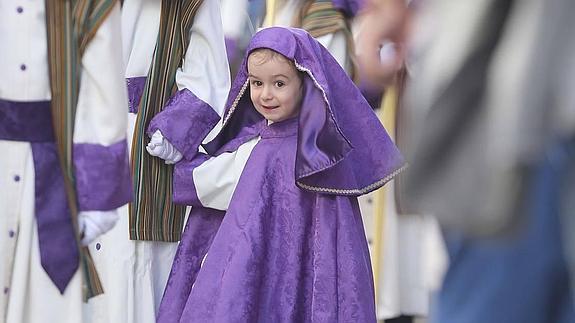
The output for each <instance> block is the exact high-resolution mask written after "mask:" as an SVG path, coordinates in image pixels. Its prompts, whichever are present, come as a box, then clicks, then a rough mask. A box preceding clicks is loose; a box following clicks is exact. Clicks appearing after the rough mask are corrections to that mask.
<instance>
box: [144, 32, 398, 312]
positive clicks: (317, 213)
mask: <svg viewBox="0 0 575 323" xmlns="http://www.w3.org/2000/svg"><path fill="white" fill-rule="evenodd" d="M227 107H228V108H227V111H226V113H225V115H224V120H223V125H222V130H221V132H220V133H219V135H218V136H217V137H216V138H215V139H214V140H213V141H211V142H210V143H208V144H207V145H205V147H204V148H205V150H206V151H207V154H203V153H197V154H195V155H192V156H186V157H184V160H182V161H180V162H179V163H177V164H176V166H175V170H174V172H175V173H174V200H175V201H177V202H179V203H183V204H187V205H192V206H193V209H192V212H191V213H190V215H189V219H188V222H187V224H186V228H185V231H184V235H183V238H182V241H181V243H180V245H179V248H178V252H177V254H176V258H175V260H174V264H173V267H172V272H171V274H170V278H169V281H168V285H167V287H166V290H165V292H164V297H163V299H162V303H161V305H160V311H159V315H158V322H161V323H165V322H273V321H276V322H375V321H376V320H375V309H374V290H373V279H372V274H371V265H370V259H369V252H368V248H367V243H366V240H365V235H364V231H363V225H362V222H361V216H360V213H359V208H358V204H357V199H356V196H358V195H361V194H365V193H367V192H369V191H371V190H374V189H376V188H378V187H380V186H382V185H383V184H384V183H386V182H387V181H389V180H390V179H391V178H392V177H393V176H394V175H395V174H396V173H398V172H399V171H400V170H401V168H402V167H403V164H404V161H403V159H402V157H401V155H400V154H399V152H398V150H397V149H396V147H395V146H394V145H393V143H392V142H391V141H390V139H389V137H388V135H387V133H386V132H385V130H384V129H383V127H382V126H381V124H380V123H379V121H378V120H377V118H376V116H375V115H374V114H373V112H372V111H371V109H370V107H369V105H368V104H367V102H366V101H365V99H364V98H363V97H362V96H361V94H360V92H359V90H358V89H357V87H356V86H355V85H354V84H353V82H352V81H351V80H350V79H349V77H348V76H347V75H346V74H345V72H344V71H343V69H342V68H341V67H340V66H339V65H338V63H337V62H336V61H335V60H334V59H333V57H332V56H331V55H330V54H329V53H328V52H327V50H326V49H325V48H324V47H323V46H322V45H320V44H319V43H318V42H317V41H316V40H314V39H313V38H312V37H311V36H310V35H309V34H307V33H306V32H305V31H303V30H300V29H288V28H279V27H274V28H267V29H263V30H261V31H260V32H258V33H257V34H256V35H255V36H254V37H253V39H252V41H251V43H250V46H249V47H248V58H247V59H246V60H244V62H243V63H242V66H241V68H240V71H239V73H238V76H237V78H236V80H235V83H234V84H233V86H232V90H231V93H230V96H229V97H228V104H227ZM169 113H170V112H169V110H166V111H165V112H164V113H162V114H160V115H159V116H157V117H156V118H155V119H154V120H153V121H152V123H151V124H150V128H149V133H150V134H151V133H154V132H155V131H156V129H157V128H158V126H159V125H161V124H163V122H164V121H163V118H164V117H165V116H166V115H168V114H169ZM192 119H193V120H194V121H197V122H200V120H201V121H202V122H204V123H205V122H206V120H210V122H212V124H215V123H216V122H217V115H215V113H213V111H211V110H210V109H204V108H202V106H198V108H197V109H195V113H194V115H193V118H192ZM209 130H210V129H209V128H206V129H204V130H203V131H198V133H197V134H196V136H195V141H196V142H195V145H196V146H199V143H200V142H201V140H202V139H203V137H204V136H205V135H206V134H207V132H208V131H209ZM149 148H150V149H149V151H150V152H151V153H152V152H154V145H153V144H150V146H149ZM184 155H186V154H184ZM188 155H190V154H188ZM206 178H208V179H210V180H202V179H206Z"/></svg>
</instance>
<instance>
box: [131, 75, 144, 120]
mask: <svg viewBox="0 0 575 323" xmlns="http://www.w3.org/2000/svg"><path fill="white" fill-rule="evenodd" d="M126 86H127V87H128V109H129V111H130V113H134V114H136V113H138V108H139V106H140V100H141V99H142V93H144V87H145V86H146V77H145V76H139V77H130V78H127V79H126Z"/></svg>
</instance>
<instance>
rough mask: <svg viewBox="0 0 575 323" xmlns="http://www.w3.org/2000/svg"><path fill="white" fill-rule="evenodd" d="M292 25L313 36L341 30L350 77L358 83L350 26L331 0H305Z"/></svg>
mask: <svg viewBox="0 0 575 323" xmlns="http://www.w3.org/2000/svg"><path fill="white" fill-rule="evenodd" d="M293 26H295V27H299V28H302V29H304V30H306V31H307V32H308V33H309V34H310V35H311V36H312V37H314V38H317V37H321V36H325V35H328V34H333V33H335V32H338V31H343V32H344V34H345V38H346V42H347V53H348V55H347V60H348V62H347V63H348V65H349V66H350V67H351V70H350V77H351V78H352V79H353V80H354V81H356V84H357V83H358V82H357V81H358V80H357V78H358V75H357V73H356V71H357V61H356V59H355V46H354V42H353V35H352V34H351V28H350V26H349V23H348V21H347V19H346V17H345V15H344V14H343V12H341V11H340V10H338V9H336V8H335V7H334V6H333V3H332V1H331V0H305V1H304V3H303V5H302V7H301V10H300V13H299V15H296V17H294V21H293Z"/></svg>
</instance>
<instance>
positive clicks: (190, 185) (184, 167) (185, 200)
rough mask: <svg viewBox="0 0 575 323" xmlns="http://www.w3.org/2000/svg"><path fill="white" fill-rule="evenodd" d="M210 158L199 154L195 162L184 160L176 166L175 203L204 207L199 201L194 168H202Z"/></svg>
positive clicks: (174, 181) (174, 179)
mask: <svg viewBox="0 0 575 323" xmlns="http://www.w3.org/2000/svg"><path fill="white" fill-rule="evenodd" d="M209 158H210V156H209V155H206V154H198V155H197V156H196V157H195V158H194V159H193V160H182V161H180V162H179V163H176V165H174V177H173V190H174V199H173V201H174V203H176V204H184V205H191V206H203V205H202V203H201V202H200V200H199V199H198V193H197V192H196V184H195V183H194V177H193V172H194V168H196V167H198V166H200V165H201V164H202V163H203V162H205V161H206V160H208V159H209Z"/></svg>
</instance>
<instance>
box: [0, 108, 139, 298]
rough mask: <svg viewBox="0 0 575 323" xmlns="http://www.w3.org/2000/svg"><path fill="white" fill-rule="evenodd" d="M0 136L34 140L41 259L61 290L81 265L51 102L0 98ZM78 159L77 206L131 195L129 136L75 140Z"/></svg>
mask: <svg viewBox="0 0 575 323" xmlns="http://www.w3.org/2000/svg"><path fill="white" fill-rule="evenodd" d="M0 140H11V141H23V142H30V144H31V148H32V156H33V161H34V173H35V174H34V178H35V181H34V194H35V202H34V210H35V215H36V221H37V226H38V240H39V245H40V246H39V247H40V258H41V259H40V260H41V264H42V267H43V268H44V270H45V271H46V273H47V274H48V276H49V277H50V279H51V280H52V281H53V282H54V284H55V285H56V287H58V289H59V291H60V292H61V293H63V292H64V290H65V289H66V287H67V286H68V283H69V282H70V280H71V278H72V277H73V276H74V273H75V272H76V270H77V269H78V265H79V250H78V245H77V243H76V238H75V233H74V231H75V230H74V228H73V224H72V218H71V215H70V210H69V206H68V202H67V200H66V193H65V188H64V180H63V177H62V171H61V168H60V163H59V161H58V153H57V149H56V144H55V143H54V131H53V128H52V113H51V109H50V102H49V101H37V102H17V101H8V100H2V99H0ZM8 158H9V157H8ZM74 164H75V168H76V169H75V176H76V186H77V192H78V201H77V202H78V207H79V210H81V211H83V210H110V209H114V208H117V207H119V206H121V205H123V204H125V203H127V202H128V201H129V200H130V198H131V184H130V175H129V174H130V173H129V168H128V155H127V145H126V141H125V140H123V141H120V142H118V143H115V144H112V145H110V146H101V145H96V144H74Z"/></svg>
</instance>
